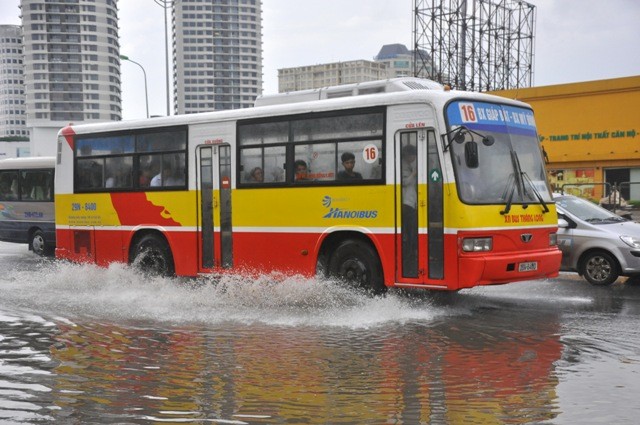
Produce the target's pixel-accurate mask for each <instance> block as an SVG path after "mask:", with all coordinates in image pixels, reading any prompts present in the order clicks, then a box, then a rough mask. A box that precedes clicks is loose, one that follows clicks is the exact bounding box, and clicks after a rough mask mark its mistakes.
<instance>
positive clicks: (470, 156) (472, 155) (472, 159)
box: [464, 141, 478, 168]
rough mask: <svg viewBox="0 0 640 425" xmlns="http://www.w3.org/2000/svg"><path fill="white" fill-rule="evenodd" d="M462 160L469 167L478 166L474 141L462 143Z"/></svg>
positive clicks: (476, 145) (476, 147)
mask: <svg viewBox="0 0 640 425" xmlns="http://www.w3.org/2000/svg"><path fill="white" fill-rule="evenodd" d="M464 162H465V163H466V164H467V167H469V168H478V144H477V143H476V142H474V141H470V142H467V144H466V145H464Z"/></svg>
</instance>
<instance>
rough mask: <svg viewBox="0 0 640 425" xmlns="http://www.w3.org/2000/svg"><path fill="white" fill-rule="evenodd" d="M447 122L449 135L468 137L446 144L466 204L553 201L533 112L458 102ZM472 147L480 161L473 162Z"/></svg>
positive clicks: (449, 109)
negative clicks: (471, 156)
mask: <svg viewBox="0 0 640 425" xmlns="http://www.w3.org/2000/svg"><path fill="white" fill-rule="evenodd" d="M447 120H448V124H449V128H448V131H449V133H448V134H450V135H454V136H455V135H458V133H463V136H462V137H457V138H455V140H445V146H448V147H449V149H450V150H451V155H452V161H453V164H454V170H455V174H456V184H457V187H458V193H459V194H460V199H461V200H462V201H463V202H465V203H468V204H507V205H509V204H511V203H528V202H548V201H551V193H550V190H549V187H548V185H547V180H546V173H545V168H544V163H543V158H542V152H541V150H540V145H539V143H538V136H537V132H536V127H535V121H534V119H533V112H532V111H531V110H529V109H525V108H519V107H514V106H507V105H497V104H491V103H484V102H470V101H458V102H452V103H450V104H449V106H448V108H447ZM461 127H462V128H461ZM456 130H458V131H456ZM469 143H471V144H474V145H475V147H477V160H476V161H475V162H474V161H469V159H468V156H469V150H470V149H469V147H467V146H466V145H467V144H469Z"/></svg>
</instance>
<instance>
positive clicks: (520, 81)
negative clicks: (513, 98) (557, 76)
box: [413, 0, 535, 91]
mask: <svg viewBox="0 0 640 425" xmlns="http://www.w3.org/2000/svg"><path fill="white" fill-rule="evenodd" d="M534 33H535V6H533V5H531V4H529V3H526V2H524V1H521V0H415V8H414V28H413V34H414V52H415V55H416V58H415V61H414V64H415V65H414V66H415V68H414V75H420V74H423V73H424V70H423V69H424V68H426V67H431V66H433V70H432V71H431V72H432V76H431V77H432V78H433V79H434V80H437V81H439V82H441V83H443V84H449V85H450V86H452V87H454V88H456V89H461V90H472V91H488V90H502V89H514V88H520V87H530V86H531V85H532V84H533V46H534Z"/></svg>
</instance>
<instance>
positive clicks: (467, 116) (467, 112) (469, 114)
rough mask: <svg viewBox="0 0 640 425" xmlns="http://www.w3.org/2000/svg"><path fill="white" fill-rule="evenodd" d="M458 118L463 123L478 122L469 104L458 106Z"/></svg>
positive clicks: (474, 111) (471, 105)
mask: <svg viewBox="0 0 640 425" xmlns="http://www.w3.org/2000/svg"><path fill="white" fill-rule="evenodd" d="M460 117H461V118H462V121H463V122H478V118H477V117H476V110H475V109H474V107H473V104H471V103H461V104H460Z"/></svg>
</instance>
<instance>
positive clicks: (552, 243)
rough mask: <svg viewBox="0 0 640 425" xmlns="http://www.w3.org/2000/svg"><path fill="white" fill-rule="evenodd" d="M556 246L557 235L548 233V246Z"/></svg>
mask: <svg viewBox="0 0 640 425" xmlns="http://www.w3.org/2000/svg"><path fill="white" fill-rule="evenodd" d="M557 245H558V234H557V233H549V246H557Z"/></svg>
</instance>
